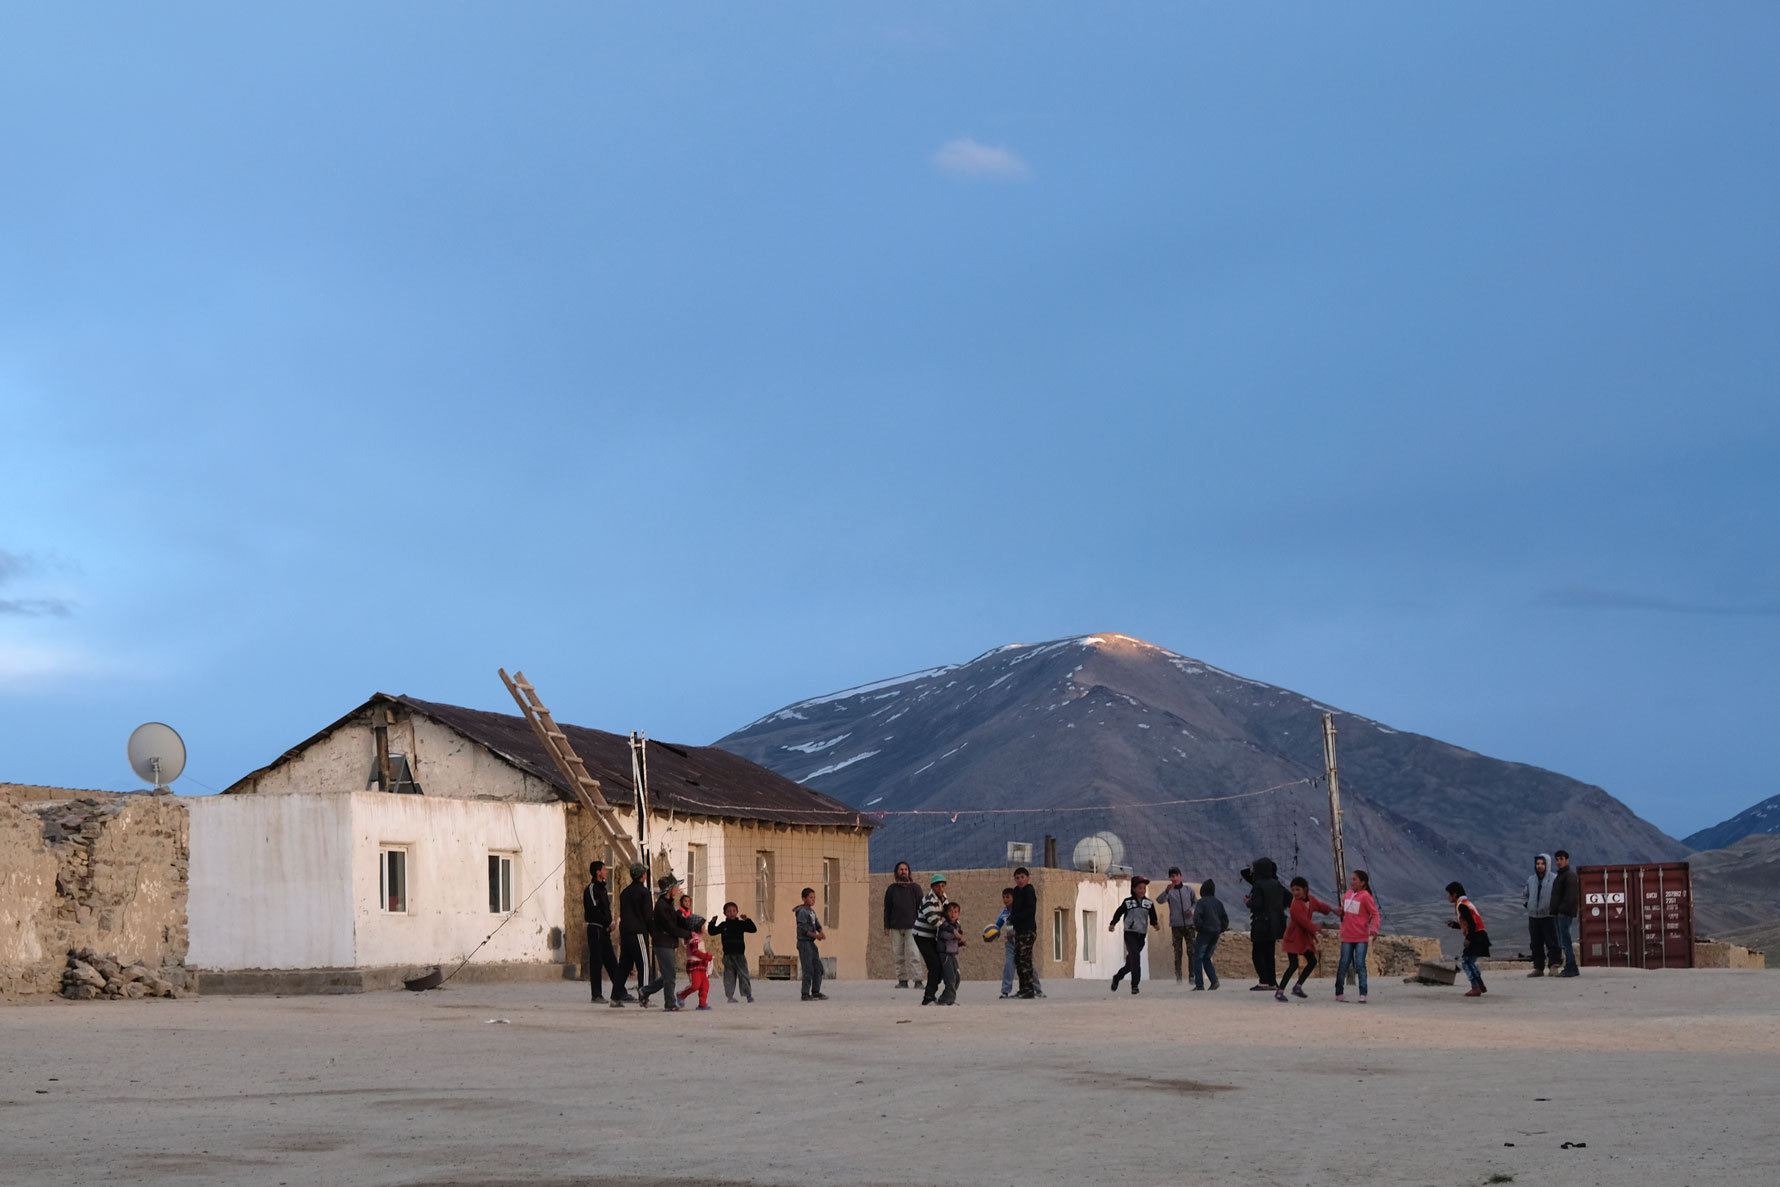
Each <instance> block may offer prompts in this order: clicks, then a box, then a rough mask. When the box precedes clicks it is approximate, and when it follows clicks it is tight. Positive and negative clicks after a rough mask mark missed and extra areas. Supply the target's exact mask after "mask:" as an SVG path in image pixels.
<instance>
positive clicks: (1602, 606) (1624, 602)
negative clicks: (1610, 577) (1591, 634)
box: [1539, 585, 1780, 615]
mask: <svg viewBox="0 0 1780 1187" xmlns="http://www.w3.org/2000/svg"><path fill="white" fill-rule="evenodd" d="M1539 601H1540V604H1541V605H1545V606H1555V607H1558V608H1560V609H1564V610H1647V611H1655V612H1657V613H1659V614H1714V615H1776V614H1780V601H1766V602H1744V603H1741V604H1738V603H1731V602H1690V601H1685V600H1683V599H1680V598H1663V597H1652V596H1650V595H1648V594H1634V593H1621V592H1619V591H1617V590H1611V589H1601V588H1599V587H1597V586H1593V585H1566V586H1563V587H1561V588H1559V589H1553V590H1547V591H1546V593H1545V595H1544V596H1543V597H1542V598H1540V599H1539Z"/></svg>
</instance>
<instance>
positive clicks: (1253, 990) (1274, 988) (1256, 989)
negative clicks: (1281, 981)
mask: <svg viewBox="0 0 1780 1187" xmlns="http://www.w3.org/2000/svg"><path fill="white" fill-rule="evenodd" d="M1263 989H1268V990H1272V991H1273V992H1274V993H1278V992H1279V986H1277V985H1250V986H1249V987H1248V991H1249V992H1250V993H1259V992H1261V991H1262V990H1263Z"/></svg>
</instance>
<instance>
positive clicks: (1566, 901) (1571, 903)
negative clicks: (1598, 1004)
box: [1551, 849, 1582, 977]
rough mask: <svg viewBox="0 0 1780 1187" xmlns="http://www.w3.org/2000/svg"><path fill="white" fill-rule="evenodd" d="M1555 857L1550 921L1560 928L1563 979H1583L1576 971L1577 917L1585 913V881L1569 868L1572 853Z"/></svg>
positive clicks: (1560, 974) (1559, 854)
mask: <svg viewBox="0 0 1780 1187" xmlns="http://www.w3.org/2000/svg"><path fill="white" fill-rule="evenodd" d="M1552 857H1553V858H1555V859H1556V861H1557V869H1556V870H1555V871H1554V872H1553V873H1552V877H1551V920H1552V922H1553V923H1554V924H1555V925H1556V926H1557V937H1558V946H1559V947H1560V948H1562V949H1563V950H1564V971H1563V972H1561V973H1559V974H1558V976H1560V977H1576V976H1580V975H1581V973H1582V970H1581V969H1579V968H1577V967H1576V916H1577V914H1578V913H1579V912H1580V911H1581V910H1582V880H1581V879H1580V878H1578V877H1577V876H1576V868H1575V867H1574V866H1572V865H1571V864H1570V853H1569V851H1568V850H1566V849H1559V850H1558V851H1557V852H1556V853H1554V854H1552Z"/></svg>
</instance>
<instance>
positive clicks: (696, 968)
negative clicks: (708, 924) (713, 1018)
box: [678, 916, 711, 1010]
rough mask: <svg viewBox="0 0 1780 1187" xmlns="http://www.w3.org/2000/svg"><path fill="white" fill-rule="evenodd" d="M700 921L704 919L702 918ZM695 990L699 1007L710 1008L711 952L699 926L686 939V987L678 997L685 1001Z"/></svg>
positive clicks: (702, 1008)
mask: <svg viewBox="0 0 1780 1187" xmlns="http://www.w3.org/2000/svg"><path fill="white" fill-rule="evenodd" d="M694 918H696V916H695V917H694ZM699 922H700V923H703V922H704V921H703V920H702V919H701V920H699ZM694 991H696V992H697V993H698V1008H699V1009H701V1010H708V1009H710V1008H711V1002H710V997H711V954H710V953H708V952H706V951H705V945H704V937H703V935H702V933H701V932H700V929H699V928H697V927H694V928H693V929H692V938H691V939H690V940H687V941H686V988H684V989H682V990H681V991H680V992H679V994H678V997H679V999H680V1000H681V1001H685V1000H686V999H687V998H688V997H690V996H691V995H692V994H693V992H694Z"/></svg>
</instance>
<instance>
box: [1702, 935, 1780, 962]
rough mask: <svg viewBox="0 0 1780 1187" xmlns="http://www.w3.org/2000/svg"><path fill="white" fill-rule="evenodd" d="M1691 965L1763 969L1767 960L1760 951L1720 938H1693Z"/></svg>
mask: <svg viewBox="0 0 1780 1187" xmlns="http://www.w3.org/2000/svg"><path fill="white" fill-rule="evenodd" d="M1693 967H1694V968H1696V969H1765V968H1767V967H1768V960H1767V957H1766V956H1765V955H1763V954H1762V953H1760V952H1756V951H1753V950H1751V949H1749V948H1745V947H1743V946H1742V945H1741V944H1727V943H1725V942H1724V941H1722V940H1695V941H1694V945H1693Z"/></svg>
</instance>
